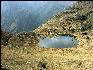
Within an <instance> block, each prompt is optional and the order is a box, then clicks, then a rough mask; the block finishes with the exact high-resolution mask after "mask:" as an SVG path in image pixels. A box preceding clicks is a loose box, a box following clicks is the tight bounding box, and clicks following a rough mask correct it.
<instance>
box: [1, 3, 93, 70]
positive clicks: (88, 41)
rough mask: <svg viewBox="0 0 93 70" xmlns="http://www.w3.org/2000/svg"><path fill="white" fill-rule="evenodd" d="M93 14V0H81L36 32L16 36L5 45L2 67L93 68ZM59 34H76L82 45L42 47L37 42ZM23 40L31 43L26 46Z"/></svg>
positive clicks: (38, 69) (27, 69)
mask: <svg viewBox="0 0 93 70" xmlns="http://www.w3.org/2000/svg"><path fill="white" fill-rule="evenodd" d="M81 6H82V7H81ZM92 17H93V2H92V1H79V2H77V3H76V4H75V6H73V7H72V8H69V9H68V10H65V11H63V12H59V13H58V14H56V15H55V16H53V17H52V18H51V19H49V20H48V22H46V23H45V24H42V25H41V26H40V27H38V28H37V29H35V30H33V31H32V32H30V31H25V32H22V33H18V34H16V35H14V36H13V37H12V38H11V40H9V44H8V45H7V46H3V47H1V53H2V55H1V64H2V67H3V68H7V69H10V70H20V69H21V70H24V69H25V70H31V69H32V70H93V20H92ZM40 35H43V36H40ZM56 35H73V36H75V37H76V39H77V40H79V43H78V46H77V47H69V48H40V47H39V46H38V45H37V43H38V41H40V39H43V38H45V37H53V36H56ZM24 40H25V41H24ZM21 41H22V42H31V43H30V45H29V46H25V45H21V44H24V43H21Z"/></svg>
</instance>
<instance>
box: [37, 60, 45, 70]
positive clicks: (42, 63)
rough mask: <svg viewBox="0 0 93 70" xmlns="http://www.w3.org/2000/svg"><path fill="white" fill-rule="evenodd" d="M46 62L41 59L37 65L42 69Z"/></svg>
mask: <svg viewBox="0 0 93 70" xmlns="http://www.w3.org/2000/svg"><path fill="white" fill-rule="evenodd" d="M46 64H47V63H46V62H44V61H42V62H39V64H38V66H39V67H40V70H43V69H46V68H47V67H46Z"/></svg>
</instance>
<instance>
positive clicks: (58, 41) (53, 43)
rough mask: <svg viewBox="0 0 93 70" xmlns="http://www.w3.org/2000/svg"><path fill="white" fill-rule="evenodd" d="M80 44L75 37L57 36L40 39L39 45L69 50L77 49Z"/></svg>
mask: <svg viewBox="0 0 93 70" xmlns="http://www.w3.org/2000/svg"><path fill="white" fill-rule="evenodd" d="M78 43H79V41H78V40H76V39H75V37H74V36H73V37H72V36H57V37H52V38H50V37H46V38H44V39H40V41H39V43H38V45H39V46H40V47H43V48H68V47H75V46H77V45H78Z"/></svg>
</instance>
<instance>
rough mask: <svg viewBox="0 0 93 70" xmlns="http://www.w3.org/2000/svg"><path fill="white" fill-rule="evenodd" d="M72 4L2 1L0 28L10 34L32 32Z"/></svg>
mask: <svg viewBox="0 0 93 70" xmlns="http://www.w3.org/2000/svg"><path fill="white" fill-rule="evenodd" d="M72 3H73V2H69V3H68V1H67V2H56V1H55V2H53V1H52V2H48V1H45V2H44V1H40V2H39V1H36V2H34V1H28V2H25V1H21V2H20V1H16V2H13V1H4V2H3V1H2V2H1V28H2V29H3V30H6V31H9V32H12V33H18V32H22V31H31V30H34V29H36V28H37V27H38V26H40V25H41V24H44V23H45V22H46V21H47V20H48V19H49V18H51V17H52V16H53V14H55V13H57V12H59V11H62V10H65V9H67V8H69V7H70V5H71V4H72ZM54 10H55V11H54Z"/></svg>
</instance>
